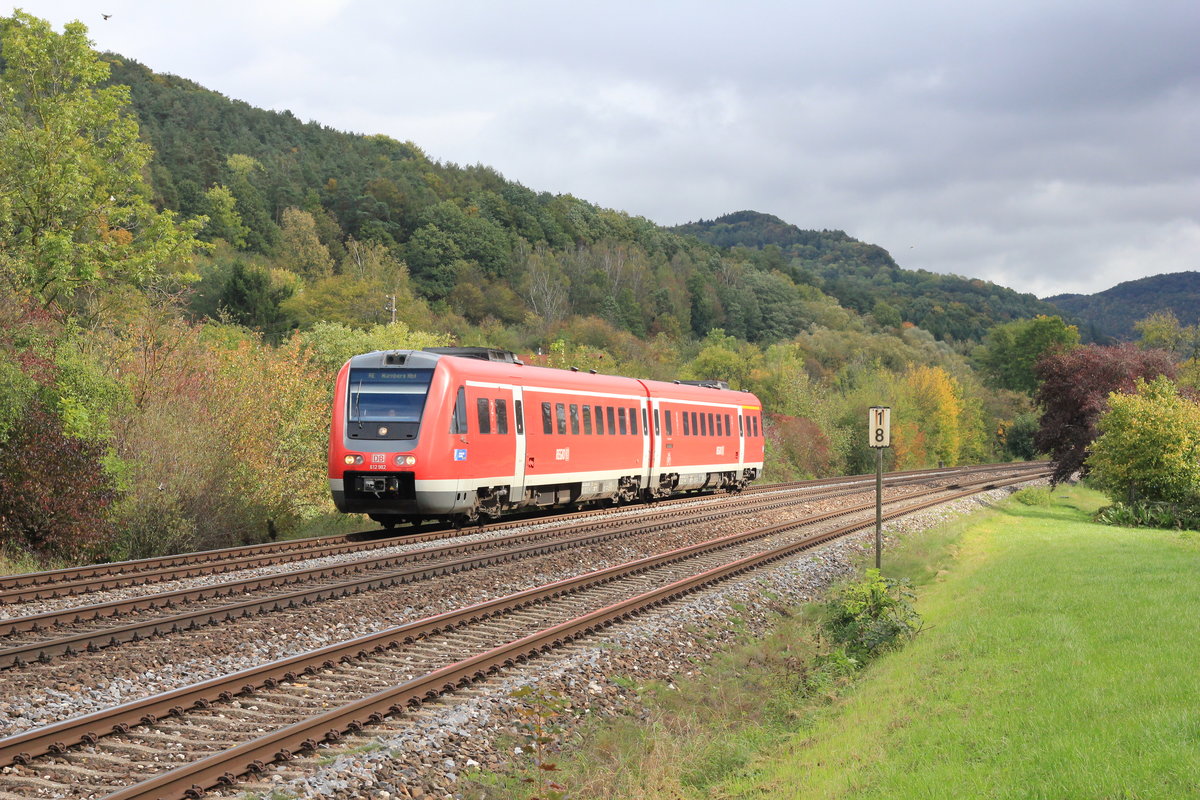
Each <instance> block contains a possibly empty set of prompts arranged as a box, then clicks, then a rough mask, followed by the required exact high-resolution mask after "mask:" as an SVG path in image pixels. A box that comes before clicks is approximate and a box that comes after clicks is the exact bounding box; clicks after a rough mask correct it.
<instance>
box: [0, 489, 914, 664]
mask: <svg viewBox="0 0 1200 800" xmlns="http://www.w3.org/2000/svg"><path fill="white" fill-rule="evenodd" d="M911 480H912V479H909V480H908V481H901V482H900V483H906V482H909V481H911ZM848 493H854V492H853V491H851V492H842V493H841V494H848ZM831 496H839V495H838V493H829V494H826V495H821V497H822V498H828V497H831ZM812 499H817V498H812ZM794 502H795V501H794V499H793V498H790V497H789V498H780V499H776V500H768V501H766V502H759V503H757V504H754V503H745V501H744V500H742V499H736V500H725V501H723V502H722V503H720V504H718V508H716V509H714V508H712V507H711V506H708V505H706V506H704V507H703V508H702V509H700V510H697V509H696V508H695V507H690V508H682V509H681V508H674V509H667V510H665V511H664V510H661V509H660V510H657V511H655V512H650V514H649V516H651V517H654V519H652V520H648V519H647V515H642V517H641V518H640V519H638V520H629V519H615V520H613V521H611V522H609V523H608V524H607V525H606V527H608V528H615V529H610V530H605V531H601V532H595V531H594V528H595V526H596V523H595V522H591V523H586V522H584V523H577V524H575V525H573V526H571V527H569V528H566V529H556V530H554V531H536V532H530V533H522V534H512V535H509V536H507V537H500V538H497V539H488V540H478V541H474V542H468V543H458V544H451V545H446V546H442V547H435V548H423V549H421V550H415V551H409V552H407V553H401V554H396V555H393V556H390V557H386V558H382V559H379V558H370V559H359V560H356V561H352V562H346V563H343V564H339V565H336V566H332V567H316V568H312V569H310V570H304V571H298V572H294V573H286V574H284V575H276V576H267V577H260V578H251V579H246V580H243V581H234V582H230V583H224V584H220V585H218V586H208V587H201V588H198V589H181V590H177V591H174V592H167V593H162V594H156V595H151V596H148V597H139V598H131V599H127V600H119V601H112V602H110V603H104V604H99V605H96V606H86V607H81V608H74V609H66V610H62V611H56V612H46V613H44V614H37V615H31V616H27V617H16V618H12V619H9V620H3V621H0V634H3V635H11V634H12V633H15V632H23V631H35V632H36V631H40V630H45V629H49V628H52V627H54V626H55V625H58V624H64V623H75V624H78V623H83V622H91V621H97V620H102V619H114V618H117V617H118V616H119V615H120V614H122V613H126V612H129V611H132V610H143V609H155V608H172V607H174V606H175V605H176V604H179V603H187V602H203V601H204V600H207V599H216V598H218V597H228V596H244V595H245V594H247V593H249V592H253V591H261V590H263V589H267V588H277V587H286V586H289V585H295V584H298V583H304V582H309V581H315V580H321V579H326V578H330V577H341V576H344V575H347V574H351V573H362V572H364V571H365V569H366V568H367V567H371V568H373V570H378V569H382V568H385V567H389V566H395V565H398V564H404V563H411V562H415V561H427V560H432V559H435V558H443V557H446V556H450V555H455V554H458V553H471V552H478V551H482V550H487V551H490V552H488V553H487V554H484V555H479V556H474V557H467V558H461V559H458V560H455V561H450V562H440V563H437V564H433V565H429V566H423V567H412V568H407V569H401V570H396V571H388V572H384V573H382V574H380V573H379V572H375V573H374V574H372V575H368V576H365V577H360V578H356V579H354V580H349V581H340V582H338V583H334V584H326V585H322V586H316V587H311V588H307V589H300V590H296V591H291V592H285V593H283V594H273V595H270V596H267V597H260V598H252V599H245V600H239V601H237V602H233V603H226V604H222V605H219V606H217V607H215V608H207V609H197V610H193V611H186V612H182V613H178V614H172V615H169V616H166V617H158V618H155V619H151V620H142V621H137V622H132V623H126V624H122V625H115V626H109V627H105V628H102V629H99V630H91V631H84V632H80V633H76V634H69V635H66V636H59V637H56V638H52V639H44V640H39V641H36V642H28V643H24V644H19V645H14V646H10V647H6V648H3V649H0V670H3V669H10V668H14V667H21V666H24V664H26V663H28V662H32V661H46V660H48V659H49V658H51V657H53V656H57V655H63V654H65V655H68V656H71V655H75V654H77V653H79V652H83V651H89V652H90V651H95V650H98V649H100V648H103V647H108V646H114V645H118V644H121V643H124V642H136V641H140V640H142V639H145V638H150V637H153V636H155V635H160V634H169V633H176V632H179V631H182V630H192V629H196V628H198V627H201V626H203V625H207V624H211V623H216V622H221V621H225V620H233V619H236V618H240V617H246V616H250V615H253V614H259V613H268V612H274V611H280V610H283V609H287V608H296V607H298V606H301V605H307V604H310V603H314V602H319V601H322V600H328V599H333V598H337V597H346V596H349V595H351V594H357V593H360V592H364V591H370V590H374V589H379V588H386V587H391V586H396V585H399V584H403V583H410V582H414V581H418V580H423V579H428V578H432V577H437V576H439V575H446V574H451V573H455V572H460V571H466V570H471V569H478V568H482V567H486V566H491V565H494V564H498V563H505V562H508V561H513V560H517V559H520V558H527V557H532V556H535V555H540V554H544V553H550V552H555V551H560V550H564V549H569V548H573V547H584V546H588V545H590V544H595V543H598V542H602V541H608V540H612V539H616V538H622V537H628V536H634V535H639V534H645V533H651V532H654V531H656V530H661V529H662V528H663V527H665V526H667V525H677V524H698V523H703V522H707V521H709V520H712V519H714V518H721V517H724V516H726V515H727V513H728V512H727V511H726V510H725V509H724V508H722V507H721V506H726V505H737V506H742V505H751V506H752V507H751V508H746V509H742V510H741V513H761V512H762V511H768V510H771V509H773V508H778V507H782V506H786V505H791V504H793V503H794ZM863 507H865V506H863ZM856 508H862V507H856ZM851 510H854V509H851ZM620 523H624V524H620ZM573 531H579V532H580V533H579V534H578V535H573V536H566V537H565V538H564V536H563V535H564V534H569V533H571V532H573ZM583 531H587V532H583ZM550 536H554V537H555V538H553V539H552V540H551V541H549V542H546V541H543V540H545V539H547V538H549V537H550ZM531 541H532V542H540V543H539V544H530V545H526V546H518V547H514V548H511V549H508V550H500V549H499V548H501V547H505V546H509V545H521V544H524V543H526V542H531Z"/></svg>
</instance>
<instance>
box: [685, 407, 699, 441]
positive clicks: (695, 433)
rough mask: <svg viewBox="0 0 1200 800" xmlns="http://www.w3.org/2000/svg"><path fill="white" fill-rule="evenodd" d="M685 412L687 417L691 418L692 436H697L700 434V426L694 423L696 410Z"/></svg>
mask: <svg viewBox="0 0 1200 800" xmlns="http://www.w3.org/2000/svg"><path fill="white" fill-rule="evenodd" d="M687 414H688V416H689V417H691V418H692V436H699V435H700V426H699V425H697V424H696V412H695V411H689V412H687Z"/></svg>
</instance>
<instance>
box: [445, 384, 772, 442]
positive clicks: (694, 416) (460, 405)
mask: <svg viewBox="0 0 1200 800" xmlns="http://www.w3.org/2000/svg"><path fill="white" fill-rule="evenodd" d="M475 409H476V417H477V420H478V422H477V425H478V428H477V430H478V431H479V433H498V434H507V433H508V431H509V416H508V400H506V399H504V398H496V399H491V398H486V397H480V398H477V399H476V400H475ZM641 412H642V413H641V428H640V430H641V431H645V432H649V420H648V418H647V413H646V409H644V408H643V409H642V410H641ZM677 419H678V421H679V427H680V429H681V433H682V434H683V435H684V436H733V435H734V432H733V416H732V415H731V414H721V413H716V412H712V411H671V410H669V409H666V410H664V411H663V412H662V417H661V426H660V417H659V411H658V409H655V410H654V434H655V435H656V436H658V435H661V434H662V433H663V432H664V431H665V433H666V435H667V436H674V435H675V424H676V420H677ZM513 422H514V424H515V426H516V432H517V433H518V434H524V433H525V430H524V419H523V416H522V413H521V401H520V400H514V401H513ZM737 422H738V430H737V435H739V436H752V437H757V436H759V435H760V431H759V425H758V416H757V415H754V414H746V415H745V416H744V417H742V416H739V417H738V418H737ZM568 430H570V432H571V434H572V435H575V436H578V435H579V434H580V433H581V432H582V433H583V434H584V435H587V436H591V435H593V434H595V435H598V436H603V435H605V434H607V435H618V434H619V435H621V436H638V435H639V427H638V409H637V408H635V407H626V406H602V405H586V404H584V405H581V404H578V403H549V402H544V403H542V433H544V434H547V435H553V434H554V433H556V432H557V433H558V434H562V435H565V434H566V433H567V431H568ZM450 432H451V433H466V432H467V402H466V396H465V393H464V391H463V389H461V388H460V389H459V390H458V397H457V398H456V402H455V404H454V414H453V416H452V418H451V423H450Z"/></svg>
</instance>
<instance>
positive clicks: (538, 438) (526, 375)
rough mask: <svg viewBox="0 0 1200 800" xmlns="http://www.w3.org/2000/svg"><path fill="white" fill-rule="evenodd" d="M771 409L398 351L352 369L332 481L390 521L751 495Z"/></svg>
mask: <svg viewBox="0 0 1200 800" xmlns="http://www.w3.org/2000/svg"><path fill="white" fill-rule="evenodd" d="M761 414H762V405H761V403H759V401H758V398H756V397H755V396H754V395H753V394H751V393H749V392H741V391H732V390H730V389H728V388H727V387H725V386H724V385H723V384H720V383H717V382H674V383H671V382H665V381H651V380H638V379H635V378H623V377H618V376H614V375H603V374H597V373H594V372H590V371H589V372H579V371H576V370H563V369H552V368H547V367H536V366H530V365H526V364H523V363H521V361H520V360H519V359H517V358H515V357H513V355H512V354H511V353H507V352H504V351H500V350H493V349H490V348H429V349H427V350H388V351H376V352H373V353H365V354H363V355H358V356H354V357H353V358H351V359H350V360H349V361H347V362H346V364H345V365H343V367H342V368H341V370H340V371H339V372H338V376H337V383H336V389H335V392H334V401H333V419H332V427H331V430H330V441H329V486H330V490H331V492H332V493H333V500H334V504H335V505H336V506H337V508H338V510H340V511H343V512H347V513H361V514H367V515H369V516H370V518H371V519H373V520H375V521H377V522H379V523H380V524H382V525H383V526H385V527H388V528H390V527H393V526H394V525H396V524H397V523H400V522H405V521H410V522H419V521H420V520H424V519H445V520H453V521H458V522H470V521H476V520H478V519H480V518H481V517H490V518H495V517H499V516H501V515H503V514H505V513H509V512H514V511H520V510H532V509H536V508H575V507H579V506H583V505H587V504H592V503H626V502H635V501H648V500H653V499H657V498H663V497H669V496H671V495H676V494H681V493H686V492H704V491H716V490H722V489H724V490H729V491H737V490H740V489H742V488H743V487H745V486H746V485H747V484H748V483H749V482H750V481H752V480H754V479H756V478H757V477H758V476H759V475H761V474H762V465H763V438H762V436H763V435H762V421H761Z"/></svg>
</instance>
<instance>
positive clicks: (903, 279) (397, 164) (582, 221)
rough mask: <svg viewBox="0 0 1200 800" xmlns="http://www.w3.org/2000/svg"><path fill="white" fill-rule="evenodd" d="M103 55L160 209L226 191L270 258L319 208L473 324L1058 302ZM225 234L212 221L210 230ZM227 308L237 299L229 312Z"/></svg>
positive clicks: (325, 228) (322, 232)
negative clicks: (602, 196)
mask: <svg viewBox="0 0 1200 800" xmlns="http://www.w3.org/2000/svg"><path fill="white" fill-rule="evenodd" d="M107 58H108V60H109V61H110V63H111V64H112V68H113V71H112V81H113V82H114V83H121V84H125V85H128V86H129V87H130V88H131V95H132V100H133V108H134V111H135V112H136V114H137V116H138V120H139V124H140V126H141V131H142V135H143V137H144V138H145V139H146V140H147V141H148V142H149V143H150V145H151V146H152V147H153V148H154V152H155V157H154V161H153V162H152V165H151V175H150V179H151V184H152V187H153V191H154V194H155V199H156V201H157V203H158V204H159V205H160V206H161V207H164V208H169V209H172V210H175V211H179V212H180V213H181V214H183V215H185V216H190V215H194V214H207V215H209V216H210V217H215V216H220V215H219V214H217V213H214V211H215V208H214V200H213V196H212V191H213V189H214V187H224V188H226V189H227V190H228V192H229V194H230V195H231V197H232V199H233V201H234V202H235V203H236V210H237V214H238V216H239V217H240V220H239V222H240V223H241V224H244V226H245V228H246V231H245V234H244V237H243V238H242V240H241V241H240V242H239V243H238V246H237V248H236V249H237V250H239V251H241V252H244V253H246V254H248V255H253V254H258V255H261V256H275V257H278V255H279V252H280V246H281V242H282V241H283V240H284V239H285V238H286V234H285V232H284V231H283V230H282V228H283V225H284V223H286V219H285V216H286V215H285V212H286V211H287V210H288V209H289V208H295V209H299V210H301V211H303V212H304V213H305V214H306V215H310V216H311V222H310V223H309V225H310V227H312V228H314V229H315V232H316V234H317V235H318V236H319V238H320V242H321V244H322V245H323V246H324V247H325V248H327V249H328V250H329V253H330V257H331V258H332V260H333V262H334V266H333V272H334V273H338V272H344V271H345V270H343V269H342V267H341V266H340V263H339V262H341V261H342V260H343V259H344V258H345V256H346V252H347V246H348V244H349V243H350V241H351V240H353V241H354V242H359V243H361V242H364V241H368V242H375V243H378V244H379V245H381V246H383V247H384V248H386V250H387V252H388V253H389V254H390V255H391V257H393V258H394V259H395V260H396V261H397V262H403V263H405V264H406V265H407V267H408V271H409V273H410V276H411V280H412V285H413V288H414V290H415V292H416V293H417V295H418V296H419V297H420V298H422V299H424V300H425V301H428V302H430V303H432V304H435V305H436V304H443V305H444V307H446V308H448V309H449V310H451V311H453V312H455V313H457V314H460V315H462V316H463V317H465V318H466V319H467V320H468V321H469V322H471V323H473V324H479V323H482V322H484V321H485V320H487V319H495V320H499V321H500V322H502V323H505V324H512V323H517V322H520V321H522V320H524V319H525V318H526V317H527V315H529V314H534V315H536V316H537V317H539V318H541V319H542V320H544V321H545V322H547V323H548V324H554V323H555V322H557V321H560V320H564V319H567V318H570V317H572V316H578V317H587V316H593V317H600V318H602V319H604V320H606V321H608V322H609V323H611V324H613V325H614V326H616V327H617V328H619V329H623V330H625V331H628V332H630V333H632V334H634V335H636V336H647V335H654V334H657V333H667V334H670V335H675V336H677V335H680V334H682V335H684V336H687V337H695V338H700V337H703V336H704V335H705V334H707V332H708V331H709V330H711V329H712V328H722V329H724V330H725V331H726V332H727V333H729V334H731V335H733V336H736V337H738V338H740V339H744V340H747V341H751V342H764V343H765V342H771V341H779V340H783V339H788V338H790V337H792V336H794V335H796V334H797V333H799V332H801V331H803V330H806V329H808V328H810V327H811V326H812V325H813V324H814V323H816V322H818V321H819V320H821V319H825V318H827V317H828V314H827V313H826V312H827V309H828V308H829V307H831V306H834V305H835V304H840V305H842V306H844V307H846V308H848V309H850V310H852V311H855V312H857V313H859V314H863V315H866V314H872V313H874V316H875V319H876V320H877V321H879V322H880V323H881V324H883V325H885V326H887V325H896V324H899V322H901V321H906V322H910V323H913V324H915V325H917V326H919V327H921V328H924V329H926V330H928V331H930V332H931V333H933V334H934V336H935V337H937V338H939V339H944V340H960V341H961V340H976V341H978V340H980V339H981V338H982V337H983V335H984V333H985V332H986V331H987V329H988V328H990V327H991V326H993V325H995V324H997V323H1002V322H1007V321H1010V320H1013V319H1017V318H1020V317H1029V316H1033V315H1035V314H1038V313H1048V312H1051V313H1052V309H1051V307H1050V306H1047V305H1046V304H1043V303H1041V302H1039V301H1038V300H1037V299H1036V298H1034V297H1033V296H1032V295H1021V294H1018V293H1016V292H1013V291H1011V290H1009V289H1005V288H1003V287H1000V286H996V285H994V284H989V283H985V282H983V281H978V280H969V279H965V278H959V277H956V276H945V275H937V274H935V273H930V272H924V271H912V270H903V269H900V268H899V267H897V265H896V264H895V262H894V261H893V260H892V258H891V256H890V255H889V254H888V253H887V251H886V250H884V249H882V248H880V247H877V246H875V245H870V244H866V243H864V242H860V241H857V240H855V239H853V238H851V237H849V236H847V235H846V234H845V233H842V232H840V231H819V232H818V231H804V230H801V229H800V228H798V227H797V226H795V225H792V224H789V223H786V222H784V221H782V220H780V219H778V218H776V217H772V216H770V215H766V214H758V213H755V212H739V213H737V214H731V215H728V216H725V217H721V218H719V219H717V220H715V221H713V222H700V223H694V224H691V225H685V226H680V227H678V228H674V229H668V228H663V227H660V226H658V225H655V224H653V223H652V222H651V221H649V220H646V219H643V218H639V217H631V216H629V215H628V214H625V213H622V212H619V211H613V210H609V209H602V208H599V207H597V206H596V205H594V204H592V203H588V202H586V201H585V200H581V199H579V198H575V197H572V196H570V195H551V194H549V193H546V192H537V191H535V190H532V189H529V188H527V187H525V186H523V185H521V184H520V183H517V182H515V181H512V180H509V179H506V178H505V177H504V176H502V175H500V174H499V173H497V172H496V171H495V170H492V169H490V168H488V167H486V166H482V165H474V166H466V167H462V166H458V165H455V164H447V163H439V162H436V161H432V160H431V159H429V158H428V157H427V156H426V155H425V154H424V153H423V152H422V151H421V149H420V148H419V147H418V146H417V145H415V144H413V143H411V142H399V141H396V140H394V139H391V138H389V137H386V136H363V135H356V134H349V133H344V132H340V131H336V130H333V129H331V128H328V127H325V126H322V125H319V124H317V123H313V122H309V123H304V122H301V121H300V120H299V119H297V118H296V117H295V116H293V115H292V114H290V113H288V112H273V111H264V110H261V109H257V108H254V107H252V106H250V105H248V104H247V103H244V102H241V101H235V100H230V99H228V98H226V97H224V96H223V95H220V94H218V93H216V92H213V91H210V90H207V89H205V88H203V87H201V86H199V85H198V84H196V83H194V82H192V81H189V80H186V79H183V78H179V77H176V76H173V75H158V74H155V73H153V72H151V71H150V70H149V69H147V68H146V67H144V66H142V65H140V64H137V63H136V62H132V61H129V60H127V59H123V58H120V57H119V56H114V55H111V54H110V55H109V56H107ZM224 230H225V229H224V228H220V226H210V229H209V231H208V234H207V235H208V236H209V237H210V238H214V237H217V236H218V235H219V234H224ZM224 238H226V239H227V240H228V239H229V238H230V236H229V235H228V234H224ZM232 269H233V267H232V265H231V263H229V262H228V260H227V261H226V262H225V263H221V264H218V265H216V266H215V267H214V268H213V269H211V270H209V272H208V273H206V275H207V277H208V278H210V284H211V285H210V286H207V287H201V291H200V292H199V293H198V294H199V295H200V296H202V297H207V298H209V300H208V304H207V305H205V304H204V303H198V304H197V305H196V306H195V311H196V313H197V314H200V315H212V314H214V313H216V310H217V308H216V306H215V305H214V303H215V302H216V300H215V298H216V297H217V296H218V295H219V294H220V292H219V290H218V287H219V286H220V285H224V284H225V283H227V282H228V280H229V276H230V274H231V270H232ZM289 269H290V270H291V271H293V272H298V273H300V274H301V276H302V277H304V278H306V279H308V278H311V277H313V275H311V274H305V273H304V271H303V270H300V269H295V268H292V267H289ZM378 293H379V296H380V297H383V296H385V295H390V294H394V293H396V292H395V291H392V290H384V289H380V290H378ZM310 294H311V293H310ZM276 299H277V304H282V307H283V310H282V311H279V310H272V309H267V310H264V309H263V308H262V307H261V303H260V304H259V305H258V306H256V307H255V308H254V309H253V314H252V315H250V316H247V317H245V318H243V319H242V321H244V322H246V323H247V324H252V325H255V326H257V327H261V328H264V329H271V330H286V329H287V328H288V327H290V326H294V325H296V324H301V325H302V324H305V322H306V321H308V320H311V319H313V318H315V317H317V316H322V315H323V316H325V317H326V318H328V316H329V313H330V312H329V310H328V308H327V306H322V307H320V308H319V309H316V310H314V309H313V308H311V306H313V305H314V303H315V302H316V301H315V300H311V301H305V302H307V303H308V307H305V302H302V301H300V300H296V299H291V300H288V290H287V288H286V287H282V288H278V291H277V292H276ZM232 302H233V301H231V300H230V299H229V298H225V303H224V305H225V307H230V305H231V303H232ZM234 305H236V303H234ZM382 305H383V303H381V302H380V303H375V304H374V305H373V307H374V308H381V307H382ZM233 310H234V311H235V312H236V311H237V309H236V308H234V309H233ZM289 311H290V316H289ZM248 313H249V312H248ZM237 318H238V316H237V314H236V313H235V319H237ZM345 321H347V322H354V321H355V320H353V319H346V320H345ZM359 321H360V322H374V321H379V320H378V319H377V318H375V319H370V320H359Z"/></svg>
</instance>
